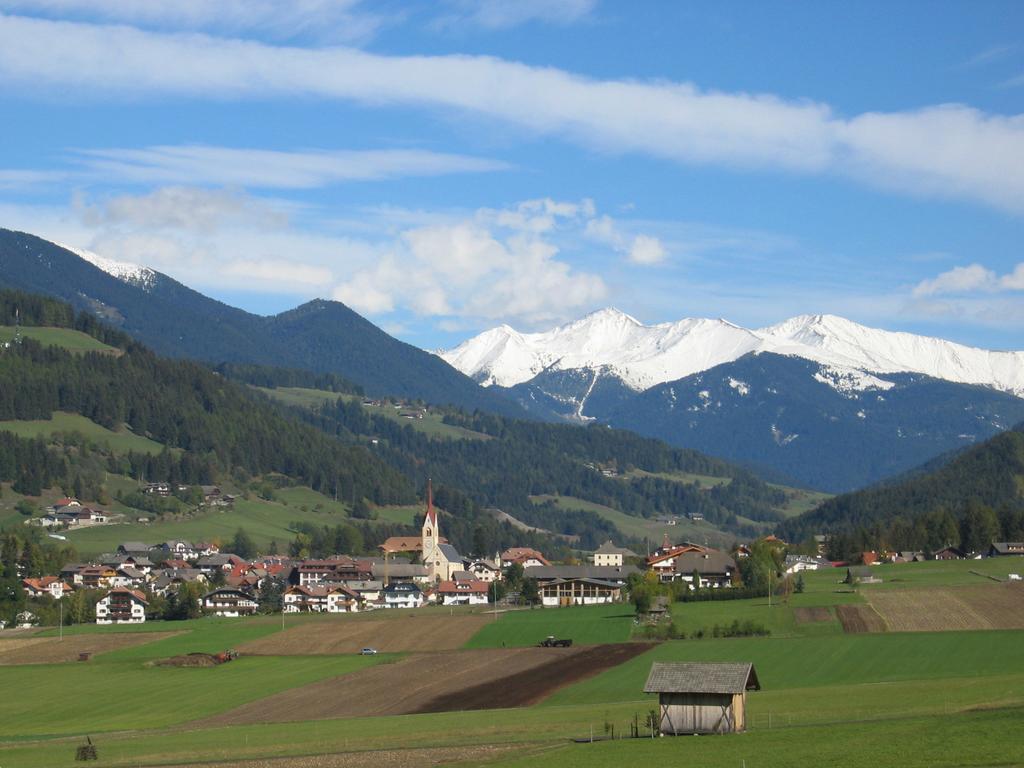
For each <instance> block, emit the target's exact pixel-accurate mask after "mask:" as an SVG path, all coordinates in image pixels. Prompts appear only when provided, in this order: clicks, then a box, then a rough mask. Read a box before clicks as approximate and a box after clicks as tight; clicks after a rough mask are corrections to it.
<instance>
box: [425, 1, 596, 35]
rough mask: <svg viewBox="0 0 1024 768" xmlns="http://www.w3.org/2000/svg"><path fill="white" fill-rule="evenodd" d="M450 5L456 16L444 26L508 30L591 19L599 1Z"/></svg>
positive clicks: (444, 20)
mask: <svg viewBox="0 0 1024 768" xmlns="http://www.w3.org/2000/svg"><path fill="white" fill-rule="evenodd" d="M450 5H452V6H453V8H454V12H453V13H451V14H448V15H445V16H444V17H442V18H441V19H440V24H441V25H443V26H453V25H456V24H470V25H473V26H478V27H483V28H485V29H508V28H509V27H516V26H519V25H520V24H526V23H529V22H534V21H539V22H544V23H547V24H572V23H574V22H577V21H580V20H581V19H583V18H585V17H587V16H589V15H590V13H591V12H592V11H593V10H594V7H595V6H596V5H597V0H454V2H451V3H450Z"/></svg>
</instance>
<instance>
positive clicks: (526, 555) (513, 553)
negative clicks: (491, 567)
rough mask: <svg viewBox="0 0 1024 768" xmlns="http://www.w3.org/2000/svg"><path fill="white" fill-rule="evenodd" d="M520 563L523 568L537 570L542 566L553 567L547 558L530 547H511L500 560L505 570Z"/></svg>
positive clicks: (503, 553)
mask: <svg viewBox="0 0 1024 768" xmlns="http://www.w3.org/2000/svg"><path fill="white" fill-rule="evenodd" d="M516 563H519V565H521V566H523V568H536V567H538V566H541V565H551V563H549V562H548V560H547V558H545V557H544V555H542V554H541V553H540V552H538V551H537V550H536V549H530V548H529V547H509V548H508V549H506V550H505V551H504V552H502V553H501V556H500V557H499V558H498V565H500V566H501V567H502V568H503V569H504V568H507V567H508V566H510V565H514V564H516Z"/></svg>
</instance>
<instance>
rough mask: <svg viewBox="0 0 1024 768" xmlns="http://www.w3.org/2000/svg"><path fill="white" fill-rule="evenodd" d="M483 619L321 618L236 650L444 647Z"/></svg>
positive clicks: (295, 652)
mask: <svg viewBox="0 0 1024 768" xmlns="http://www.w3.org/2000/svg"><path fill="white" fill-rule="evenodd" d="M487 622H488V618H487V617H486V616H484V615H483V614H480V615H469V616H422V615H416V614H408V615H405V616H396V617H392V618H387V619H366V618H363V617H361V616H359V617H355V616H339V617H330V618H326V617H325V618H324V619H323V620H318V621H310V622H307V623H305V624H300V625H299V626H297V627H293V628H292V629H286V630H285V631H284V632H276V633H274V634H273V635H267V636H266V637H261V638H260V639H259V640H253V641H251V642H248V643H243V644H242V645H240V646H238V648H237V649H236V650H238V651H239V652H241V653H244V654H250V655H260V656H305V655H321V654H337V653H358V652H359V649H360V648H376V649H377V650H378V651H380V652H381V653H401V652H405V651H449V650H454V649H456V648H461V647H462V646H463V645H465V644H466V641H467V640H469V638H471V637H472V636H473V635H475V634H476V632H477V630H479V629H480V628H481V627H482V626H484V625H485V624H486V623H487Z"/></svg>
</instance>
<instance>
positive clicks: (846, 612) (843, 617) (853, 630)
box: [836, 605, 885, 635]
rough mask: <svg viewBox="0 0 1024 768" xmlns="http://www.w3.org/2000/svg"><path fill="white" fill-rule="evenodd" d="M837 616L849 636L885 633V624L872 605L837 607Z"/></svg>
mask: <svg viewBox="0 0 1024 768" xmlns="http://www.w3.org/2000/svg"><path fill="white" fill-rule="evenodd" d="M836 616H838V617H839V622H840V623H841V624H842V625H843V632H846V633H847V634H851V635H852V634H859V633H861V632H885V622H884V621H883V620H882V617H881V616H879V615H878V614H877V613H875V611H874V609H873V608H872V607H871V606H870V605H837V606H836Z"/></svg>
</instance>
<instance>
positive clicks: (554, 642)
mask: <svg viewBox="0 0 1024 768" xmlns="http://www.w3.org/2000/svg"><path fill="white" fill-rule="evenodd" d="M537 645H538V646H539V647H541V648H568V647H569V646H571V645H572V640H571V639H569V638H565V639H559V638H556V637H555V636H554V635H548V636H547V637H545V638H544V639H543V640H541V641H540V642H539V643H537Z"/></svg>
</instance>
